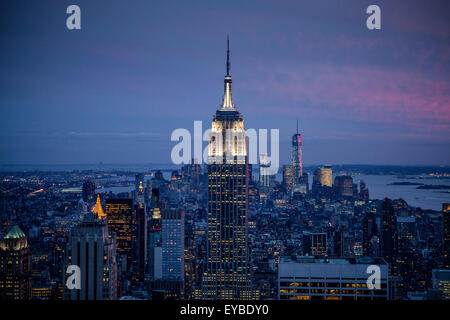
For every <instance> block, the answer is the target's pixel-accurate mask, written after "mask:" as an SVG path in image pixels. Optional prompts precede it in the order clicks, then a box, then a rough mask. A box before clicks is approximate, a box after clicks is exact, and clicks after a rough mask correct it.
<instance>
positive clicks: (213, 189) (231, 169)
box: [202, 50, 252, 300]
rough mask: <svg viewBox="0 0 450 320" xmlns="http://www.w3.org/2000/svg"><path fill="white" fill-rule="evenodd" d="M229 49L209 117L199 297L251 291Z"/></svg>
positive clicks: (240, 126)
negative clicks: (204, 259) (204, 254)
mask: <svg viewBox="0 0 450 320" xmlns="http://www.w3.org/2000/svg"><path fill="white" fill-rule="evenodd" d="M229 67H230V65H229V50H227V73H226V76H225V88H224V91H225V92H224V96H223V102H222V106H221V107H220V108H219V109H218V110H217V112H216V114H215V116H214V117H213V122H212V127H211V136H210V143H209V153H208V154H209V158H208V162H209V163H208V234H207V263H206V271H205V273H204V275H203V281H202V296H203V298H204V299H238V300H242V299H250V298H251V297H252V288H251V275H250V267H249V261H248V259H249V256H248V255H249V253H248V243H247V241H248V239H247V237H248V230H247V210H248V203H247V195H248V189H247V188H248V173H247V165H248V160H247V146H246V135H245V129H244V120H243V117H242V115H241V114H240V113H239V112H238V111H237V109H236V108H235V106H234V103H233V100H232V92H231V84H232V80H231V76H230V73H229V71H230V68H229Z"/></svg>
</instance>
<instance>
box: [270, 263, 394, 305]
mask: <svg viewBox="0 0 450 320" xmlns="http://www.w3.org/2000/svg"><path fill="white" fill-rule="evenodd" d="M373 265H375V266H378V267H379V268H380V273H381V274H380V288H379V289H377V288H370V287H368V286H367V282H368V278H369V276H370V273H368V270H370V269H368V268H369V267H370V266H373ZM388 270H389V269H388V265H387V264H386V262H385V261H384V260H383V259H372V258H364V259H360V260H357V259H344V258H339V259H315V258H313V257H298V258H297V259H295V260H292V259H287V258H282V259H281V261H280V263H279V265H278V288H279V289H278V290H279V291H278V298H279V299H281V300H388V298H389V276H388V272H389V271H388Z"/></svg>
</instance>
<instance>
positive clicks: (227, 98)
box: [219, 35, 236, 111]
mask: <svg viewBox="0 0 450 320" xmlns="http://www.w3.org/2000/svg"><path fill="white" fill-rule="evenodd" d="M231 83H232V80H231V76H230V37H229V36H228V35H227V75H226V76H225V88H224V94H223V101H222V106H221V107H220V108H219V110H224V111H235V110H236V108H235V107H234V103H233V98H232V93H231Z"/></svg>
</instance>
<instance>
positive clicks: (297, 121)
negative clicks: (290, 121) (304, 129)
mask: <svg viewBox="0 0 450 320" xmlns="http://www.w3.org/2000/svg"><path fill="white" fill-rule="evenodd" d="M297 134H298V118H297Z"/></svg>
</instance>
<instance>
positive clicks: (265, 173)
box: [259, 154, 271, 187]
mask: <svg viewBox="0 0 450 320" xmlns="http://www.w3.org/2000/svg"><path fill="white" fill-rule="evenodd" d="M270 180H271V174H270V164H269V159H268V157H267V155H266V154H262V155H261V156H260V157H259V186H260V187H270Z"/></svg>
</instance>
